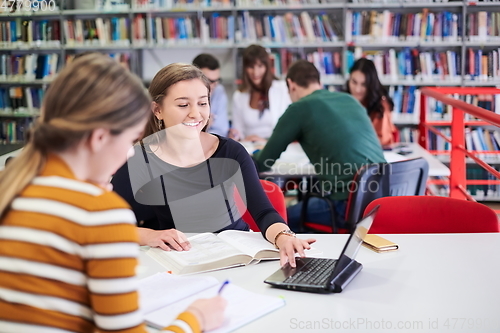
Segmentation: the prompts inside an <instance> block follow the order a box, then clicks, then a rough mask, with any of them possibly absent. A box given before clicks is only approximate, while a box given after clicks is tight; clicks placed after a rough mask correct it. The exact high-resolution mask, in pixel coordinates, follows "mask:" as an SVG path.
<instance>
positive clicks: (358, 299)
mask: <svg viewBox="0 0 500 333" xmlns="http://www.w3.org/2000/svg"><path fill="white" fill-rule="evenodd" d="M301 236H307V237H309V236H313V237H316V239H317V240H318V242H317V243H316V244H315V247H317V248H319V249H321V250H323V251H324V255H323V257H331V258H336V257H337V256H338V255H339V253H340V251H341V249H342V246H343V245H344V242H345V241H346V240H347V235H301ZM383 236H384V237H385V238H387V239H390V240H391V241H394V242H396V243H398V244H399V245H400V249H399V250H398V251H395V252H391V253H383V254H378V253H375V252H372V251H370V250H368V249H366V248H364V247H362V248H361V249H360V252H359V254H358V258H357V259H358V261H359V262H361V263H362V264H363V266H364V268H363V270H362V271H361V272H360V273H359V274H358V276H357V277H356V278H355V279H354V280H353V281H352V282H351V284H350V285H349V286H347V288H346V289H345V290H344V291H343V292H342V293H340V294H327V295H320V294H311V293H303V292H295V291H288V290H283V289H274V288H272V287H270V286H268V285H267V284H265V283H263V282H262V281H263V280H264V279H265V278H266V277H268V276H269V275H271V274H272V273H273V272H274V271H275V270H276V269H278V267H279V263H278V262H276V261H273V262H264V263H259V264H258V265H253V266H247V267H239V268H232V269H226V270H221V271H217V272H210V273H205V274H207V275H212V276H214V277H216V278H217V279H218V280H219V281H221V282H222V281H224V280H225V279H227V278H229V279H230V280H231V281H232V283H235V284H237V285H238V286H241V287H243V288H246V289H248V290H251V291H254V292H257V293H261V294H267V295H274V296H282V297H284V298H285V300H286V305H285V306H284V307H282V308H280V309H278V310H276V311H275V312H272V313H270V314H268V315H266V316H264V317H262V318H260V319H258V320H256V321H254V322H252V323H250V324H248V325H246V326H244V327H242V328H241V329H239V330H238V332H242V333H255V332H262V333H264V332H266V333H267V332H307V333H310V332H332V331H334V332H389V331H393V332H418V333H423V332H433V333H436V332H460V333H464V332H471V333H472V332H474V333H489V332H491V333H493V332H495V333H498V332H500V234H432V235H383ZM164 270H165V269H164V268H163V267H161V266H160V265H159V264H157V263H156V262H155V261H154V260H153V259H151V258H149V256H147V255H146V254H144V252H142V253H141V269H140V276H142V277H145V276H148V275H150V274H154V273H156V272H158V271H164ZM307 325H312V326H307ZM314 325H316V327H314ZM469 325H470V326H469ZM339 326H340V327H339ZM377 328H378V329H377ZM151 332H153V330H152V331H151Z"/></svg>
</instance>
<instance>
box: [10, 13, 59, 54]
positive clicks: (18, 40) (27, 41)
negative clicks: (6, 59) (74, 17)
mask: <svg viewBox="0 0 500 333" xmlns="http://www.w3.org/2000/svg"><path fill="white" fill-rule="evenodd" d="M0 42H1V43H0V45H2V46H5V47H9V46H10V47H18V46H19V47H20V46H25V45H27V46H53V47H59V46H60V45H61V30H60V24H59V20H26V19H21V18H17V19H15V20H10V21H0Z"/></svg>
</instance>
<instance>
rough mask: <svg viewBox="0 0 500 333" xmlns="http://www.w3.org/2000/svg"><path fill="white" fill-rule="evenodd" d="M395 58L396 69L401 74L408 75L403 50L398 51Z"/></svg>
mask: <svg viewBox="0 0 500 333" xmlns="http://www.w3.org/2000/svg"><path fill="white" fill-rule="evenodd" d="M397 59H398V71H399V72H400V73H401V74H403V75H408V73H407V71H406V60H405V53H404V51H400V52H398V54H397Z"/></svg>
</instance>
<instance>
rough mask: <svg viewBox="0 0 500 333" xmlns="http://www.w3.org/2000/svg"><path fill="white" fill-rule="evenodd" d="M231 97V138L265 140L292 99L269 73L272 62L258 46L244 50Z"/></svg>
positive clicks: (278, 81) (282, 82) (281, 84)
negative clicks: (236, 86) (239, 80)
mask: <svg viewBox="0 0 500 333" xmlns="http://www.w3.org/2000/svg"><path fill="white" fill-rule="evenodd" d="M242 81H243V82H242V84H241V86H240V88H239V90H237V91H236V92H235V93H234V95H233V106H232V129H231V131H230V137H231V138H233V139H237V140H247V141H259V140H267V139H268V138H269V137H270V136H271V134H272V132H273V129H274V126H276V123H277V122H278V119H279V118H280V117H281V115H282V114H283V112H285V110H286V108H287V107H288V105H290V103H291V100H290V96H289V95H288V90H287V87H286V83H285V82H284V81H280V80H278V79H277V78H276V77H275V76H274V74H273V71H272V65H271V59H270V58H269V54H268V53H267V51H266V49H265V48H263V47H262V46H260V45H250V46H249V47H247V48H246V49H245V50H244V51H243V80H242Z"/></svg>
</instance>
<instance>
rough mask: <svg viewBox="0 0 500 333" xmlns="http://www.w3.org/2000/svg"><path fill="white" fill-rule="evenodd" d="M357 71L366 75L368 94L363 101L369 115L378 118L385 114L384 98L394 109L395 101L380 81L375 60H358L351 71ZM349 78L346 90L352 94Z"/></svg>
mask: <svg viewBox="0 0 500 333" xmlns="http://www.w3.org/2000/svg"><path fill="white" fill-rule="evenodd" d="M355 71H360V72H361V73H363V74H364V75H365V86H366V96H365V100H364V101H363V102H362V103H363V105H364V106H365V107H366V111H367V112H368V115H369V116H372V115H375V117H377V118H382V117H383V116H384V105H383V104H382V100H383V99H385V100H386V101H387V103H388V104H389V108H390V110H391V111H392V109H393V108H394V102H393V101H392V98H391V97H389V94H388V93H387V90H386V89H385V88H384V86H383V85H382V83H381V82H380V80H379V78H378V74H377V68H376V67H375V64H374V63H373V61H371V60H370V59H366V58H360V59H358V60H356V62H355V63H354V64H353V65H352V67H351V70H350V71H349V73H353V72H355ZM349 80H350V79H349ZM349 80H347V82H346V91H347V92H348V93H349V94H350V93H351V88H350V87H349Z"/></svg>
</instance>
